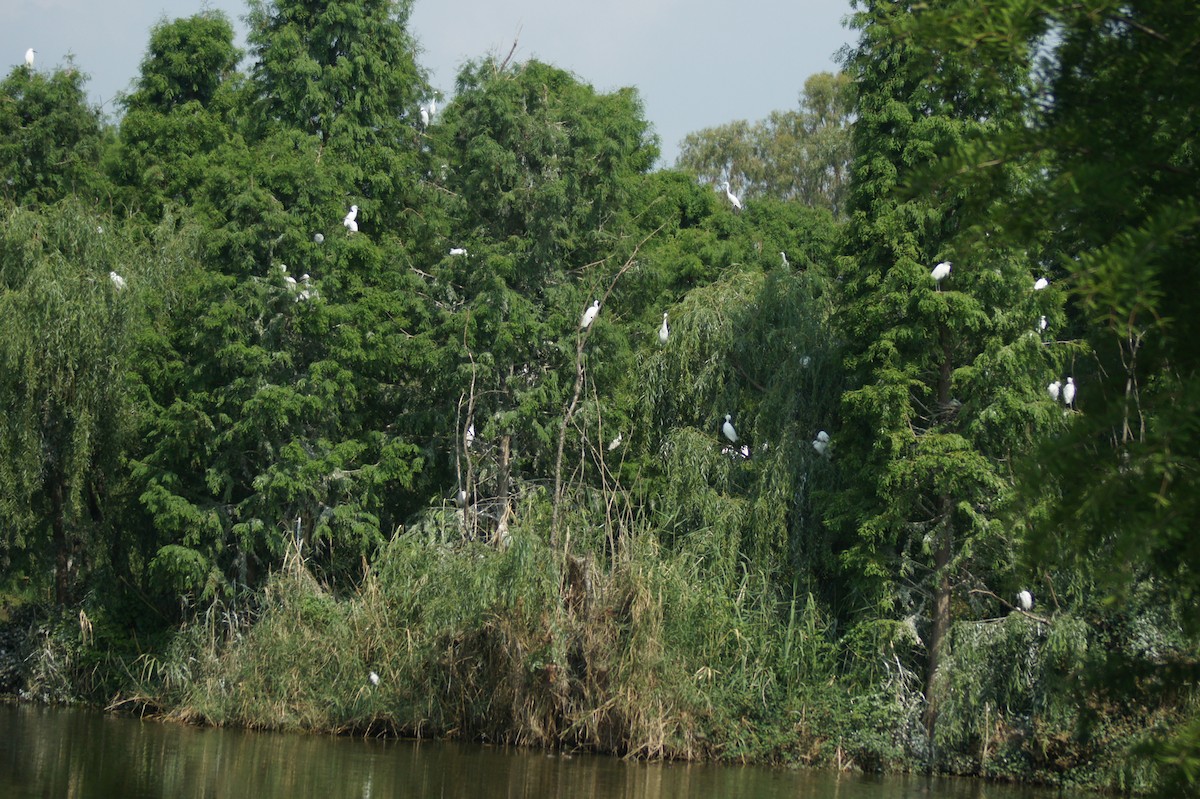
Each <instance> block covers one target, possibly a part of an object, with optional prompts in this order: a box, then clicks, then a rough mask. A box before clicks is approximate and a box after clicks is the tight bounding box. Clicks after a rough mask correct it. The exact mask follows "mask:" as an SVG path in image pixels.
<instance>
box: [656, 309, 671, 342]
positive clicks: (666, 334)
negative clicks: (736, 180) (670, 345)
mask: <svg viewBox="0 0 1200 799" xmlns="http://www.w3.org/2000/svg"><path fill="white" fill-rule="evenodd" d="M670 337H671V329H670V328H669V327H667V312H666V311H663V323H662V327H660V328H659V329H658V341H659V343H661V344H666V343H667V339H668V338H670Z"/></svg>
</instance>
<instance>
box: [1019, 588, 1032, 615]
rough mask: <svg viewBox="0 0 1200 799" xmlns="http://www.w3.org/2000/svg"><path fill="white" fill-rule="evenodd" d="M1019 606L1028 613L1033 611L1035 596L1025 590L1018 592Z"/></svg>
mask: <svg viewBox="0 0 1200 799" xmlns="http://www.w3.org/2000/svg"><path fill="white" fill-rule="evenodd" d="M1017 606H1018V607H1020V608H1021V610H1023V611H1025V612H1026V613H1028V612H1029V611H1031V610H1033V594H1031V593H1029V592H1028V591H1024V590H1022V591H1018V592H1017Z"/></svg>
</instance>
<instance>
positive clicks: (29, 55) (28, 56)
mask: <svg viewBox="0 0 1200 799" xmlns="http://www.w3.org/2000/svg"><path fill="white" fill-rule="evenodd" d="M35 55H37V50H34V49H33V48H32V47H30V48H29V49H28V50H26V51H25V66H27V67H29V68H30V69H33V57H34V56H35Z"/></svg>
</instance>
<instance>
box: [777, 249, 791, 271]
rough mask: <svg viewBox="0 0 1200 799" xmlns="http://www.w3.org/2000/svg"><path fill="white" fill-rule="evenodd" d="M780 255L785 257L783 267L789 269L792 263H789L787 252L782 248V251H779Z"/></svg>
mask: <svg viewBox="0 0 1200 799" xmlns="http://www.w3.org/2000/svg"><path fill="white" fill-rule="evenodd" d="M779 257H780V258H782V259H783V268H784V269H787V268H788V267H789V266H791V264H789V263H788V259H787V253H786V252H784V251H783V250H780V251H779Z"/></svg>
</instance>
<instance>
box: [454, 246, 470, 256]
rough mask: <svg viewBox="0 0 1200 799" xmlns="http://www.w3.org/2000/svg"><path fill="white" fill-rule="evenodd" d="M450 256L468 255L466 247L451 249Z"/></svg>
mask: <svg viewBox="0 0 1200 799" xmlns="http://www.w3.org/2000/svg"><path fill="white" fill-rule="evenodd" d="M450 254H451V255H466V254H467V250H466V248H465V247H451V248H450Z"/></svg>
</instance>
